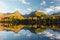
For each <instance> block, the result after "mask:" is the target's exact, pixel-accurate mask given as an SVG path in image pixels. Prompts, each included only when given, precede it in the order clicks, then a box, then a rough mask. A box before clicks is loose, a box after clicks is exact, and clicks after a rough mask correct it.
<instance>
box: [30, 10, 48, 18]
mask: <svg viewBox="0 0 60 40" xmlns="http://www.w3.org/2000/svg"><path fill="white" fill-rule="evenodd" d="M29 16H30V17H36V16H40V17H44V16H48V15H47V14H45V13H44V12H41V11H34V12H31V13H30V14H29Z"/></svg>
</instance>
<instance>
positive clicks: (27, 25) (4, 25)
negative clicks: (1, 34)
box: [0, 17, 60, 33]
mask: <svg viewBox="0 0 60 40" xmlns="http://www.w3.org/2000/svg"><path fill="white" fill-rule="evenodd" d="M59 20H60V18H58V19H57V18H55V19H53V18H50V17H48V18H45V17H44V18H40V17H34V18H33V17H31V18H25V19H15V18H14V17H13V18H9V17H5V18H2V21H1V22H0V30H7V31H14V32H16V33H18V32H19V31H20V30H21V29H25V30H27V29H28V30H30V31H31V32H32V33H40V32H43V31H45V30H48V29H52V30H59V31H60V21H59Z"/></svg>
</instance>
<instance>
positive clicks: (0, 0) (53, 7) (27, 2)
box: [0, 0, 60, 15]
mask: <svg viewBox="0 0 60 40" xmlns="http://www.w3.org/2000/svg"><path fill="white" fill-rule="evenodd" d="M36 10H39V11H43V12H45V13H47V14H50V13H53V12H59V11H60V0H0V12H3V13H8V12H9V13H11V12H15V11H19V12H20V13H21V14H22V15H24V14H29V13H31V12H32V11H36Z"/></svg>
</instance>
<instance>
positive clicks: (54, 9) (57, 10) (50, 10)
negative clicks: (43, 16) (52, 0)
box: [44, 6, 60, 14]
mask: <svg viewBox="0 0 60 40" xmlns="http://www.w3.org/2000/svg"><path fill="white" fill-rule="evenodd" d="M59 11H60V6H56V7H54V6H51V7H50V8H45V9H44V12H45V13H49V14H52V13H56V12H59Z"/></svg>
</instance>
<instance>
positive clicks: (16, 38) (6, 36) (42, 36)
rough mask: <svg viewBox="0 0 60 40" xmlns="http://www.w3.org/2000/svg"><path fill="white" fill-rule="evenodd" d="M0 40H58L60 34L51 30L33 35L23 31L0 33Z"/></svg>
mask: <svg viewBox="0 0 60 40" xmlns="http://www.w3.org/2000/svg"><path fill="white" fill-rule="evenodd" d="M0 40H60V32H59V31H53V30H51V29H49V30H46V31H44V32H41V33H39V34H34V33H31V32H30V31H29V30H24V29H22V30H21V31H20V32H18V33H14V32H12V31H8V32H7V31H0Z"/></svg>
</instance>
